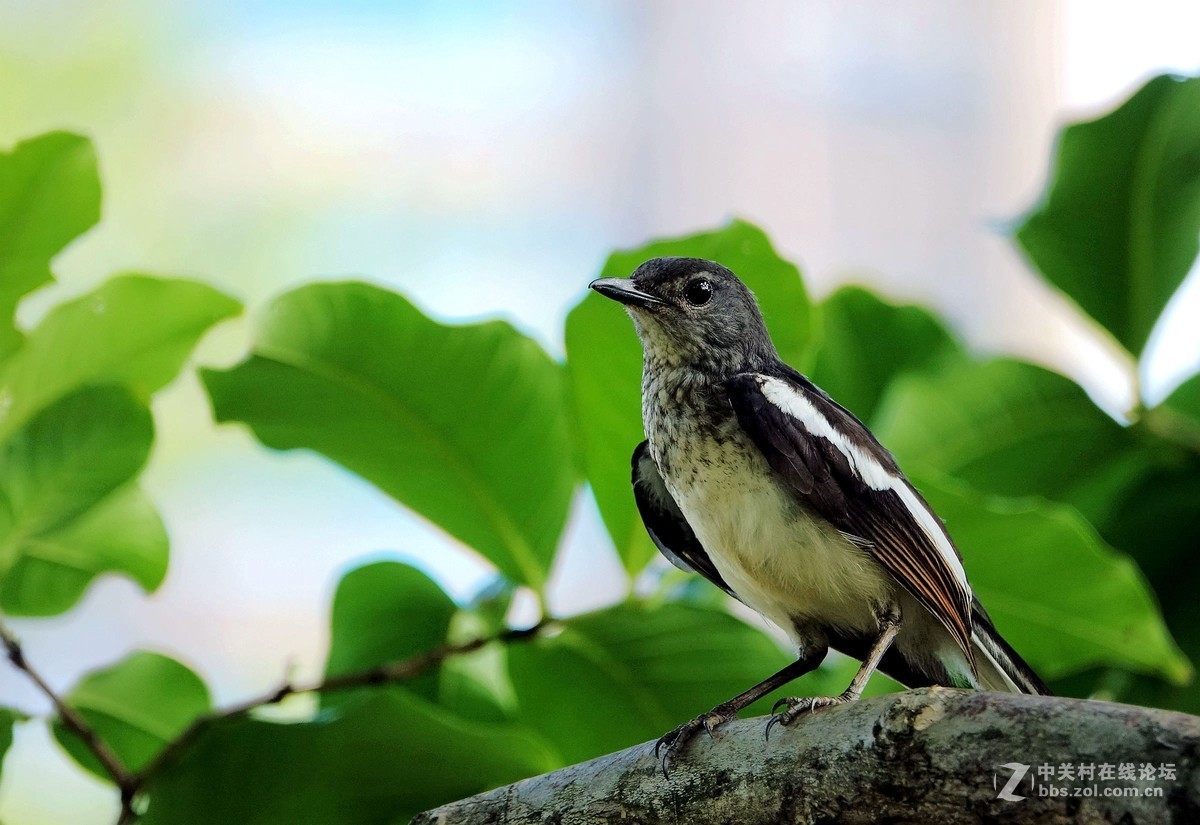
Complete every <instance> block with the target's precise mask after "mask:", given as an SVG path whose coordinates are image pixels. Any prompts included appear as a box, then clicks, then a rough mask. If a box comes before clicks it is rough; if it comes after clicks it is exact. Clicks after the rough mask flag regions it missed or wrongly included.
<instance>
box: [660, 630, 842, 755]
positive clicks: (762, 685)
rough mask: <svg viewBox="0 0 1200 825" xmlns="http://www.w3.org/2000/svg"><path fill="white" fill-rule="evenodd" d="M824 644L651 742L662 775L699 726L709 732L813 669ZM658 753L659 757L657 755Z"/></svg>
mask: <svg viewBox="0 0 1200 825" xmlns="http://www.w3.org/2000/svg"><path fill="white" fill-rule="evenodd" d="M826 651H827V648H825V647H824V646H822V647H821V649H819V650H814V651H805V652H804V653H802V654H801V656H800V658H799V659H797V660H796V661H794V662H792V663H791V664H790V665H788V666H787V667H785V668H783V669H782V670H780V671H779V672H778V673H775V674H773V675H771V676H769V677H767V678H766V679H764V680H763V681H761V682H759V683H758V684H757V685H755V686H754V687H752V688H750V689H749V690H747V691H745V692H744V693H739V694H738V695H737V696H735V697H733V698H732V699H730V700H729V701H728V702H722V703H721V704H719V705H717V706H716V707H715V708H713V709H712V710H710V711H709V712H708V713H704V714H701V715H700V716H697V717H696V718H695V719H693V720H691V721H690V722H685V723H684V724H682V725H680V726H679V727H677V728H675V730H673V731H671V732H670V733H668V734H666V735H664V736H663V737H662V738H661V739H659V740H658V742H657V743H655V745H654V756H655V758H661V759H662V772H663V776H664V777H665V776H667V771H668V769H669V767H670V764H671V760H672V759H674V758H675V757H676V756H677V755H678V754H679V752H680V751H681V750H683V746H684V745H686V744H687V743H688V742H689V741H691V739H692V737H694V736H695V735H696V734H697V733H699V732H700V731H701V730H704V731H705V732H706V733H708V735H709V736H712V732H713V730H715V729H716V727H717V726H718V725H721V724H724V723H725V722H728V721H729V720H730V719H734V718H736V717H737V715H738V713H740V712H741V711H742V710H743V709H744V708H746V707H747V706H749V705H751V704H753V703H754V702H757V701H758V700H759V699H761V698H762V697H764V696H766V695H767V694H768V693H770V692H771V691H773V690H775V689H776V688H778V687H780V686H781V685H786V684H787V683H788V682H790V681H792V680H793V679H798V678H800V677H801V676H803V675H804V674H805V673H808V672H809V671H811V670H813V669H814V668H815V667H816V666H817V665H819V664H821V660H822V659H824V658H825V653H826ZM660 754H661V757H660Z"/></svg>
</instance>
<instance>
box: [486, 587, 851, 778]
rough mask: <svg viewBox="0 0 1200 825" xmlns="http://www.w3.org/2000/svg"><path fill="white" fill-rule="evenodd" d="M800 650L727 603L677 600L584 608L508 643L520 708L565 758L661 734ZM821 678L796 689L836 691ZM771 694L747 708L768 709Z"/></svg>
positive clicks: (759, 678)
mask: <svg viewBox="0 0 1200 825" xmlns="http://www.w3.org/2000/svg"><path fill="white" fill-rule="evenodd" d="M792 658H793V657H791V656H788V655H787V654H786V653H784V652H783V651H782V650H780V649H779V647H778V646H777V645H776V644H775V643H774V642H773V641H772V640H771V639H770V638H768V637H767V636H766V635H764V634H763V633H762V632H761V631H759V630H756V629H754V628H752V627H750V626H749V625H747V624H745V623H743V622H741V621H740V620H738V619H736V618H734V617H733V616H731V615H729V614H728V613H726V612H724V611H723V610H720V609H716V608H709V607H701V606H697V605H688V604H680V603H671V602H668V603H664V604H661V605H658V606H651V605H646V604H640V603H637V602H626V603H624V604H621V605H618V606H616V607H613V608H609V609H607V610H601V611H599V612H596V613H589V614H586V615H583V616H578V617H576V618H573V619H571V620H569V621H568V622H567V623H566V627H565V629H564V630H563V631H562V633H560V634H559V635H557V636H555V637H553V638H546V639H537V640H535V641H532V642H527V643H524V644H520V645H512V646H510V647H509V650H508V660H509V673H510V675H511V677H512V682H513V688H514V690H515V691H516V696H517V702H518V706H519V715H518V718H519V719H521V720H522V721H524V722H525V723H526V724H527V725H529V727H531V728H533V729H534V730H537V731H539V732H540V733H541V734H542V735H543V736H545V737H546V738H547V739H549V740H550V741H552V742H553V743H554V744H555V745H557V746H558V748H559V750H560V751H561V752H562V756H563V759H564V764H573V763H575V762H579V761H581V760H584V759H589V758H591V757H594V756H599V755H601V754H605V753H610V752H612V751H615V750H618V749H620V748H625V747H628V746H630V745H634V744H636V743H638V742H642V741H645V740H648V739H654V738H657V737H659V736H661V735H662V734H664V733H666V732H667V731H668V730H671V729H672V728H674V727H675V726H677V725H680V724H682V723H683V722H686V721H687V720H688V719H691V718H693V717H695V716H697V715H699V714H700V713H703V712H704V711H706V710H708V709H710V708H712V707H713V706H715V705H717V704H719V703H720V702H723V701H725V700H727V699H730V698H732V697H733V696H736V695H737V694H739V693H741V692H742V691H744V690H746V689H747V688H749V687H750V686H752V685H754V684H757V683H758V682H761V681H762V680H763V679H765V678H767V677H768V676H770V675H771V674H772V673H774V672H776V671H777V670H779V669H780V668H782V667H783V666H784V665H786V664H788V662H790V661H792ZM819 680H820V674H816V679H809V677H805V680H801V681H800V682H798V683H795V684H793V685H790V686H788V688H787V690H788V691H789V692H794V693H799V694H801V695H803V694H804V693H806V692H813V693H829V692H830V689H829V688H830V686H827V685H825V683H824V682H822V681H819ZM814 687H815V688H816V689H815V690H814V689H813V688H814ZM844 688H845V684H842V685H840V686H839V687H837V688H836V690H835V691H833V692H840V691H841V690H842V689H844ZM564 697H569V700H564ZM772 698H773V697H768V699H767V700H763V701H761V702H760V703H759V704H758V705H756V706H755V709H751V710H748V711H747V712H746V714H745V715H750V714H752V713H755V712H763V711H764V709H766V708H769V707H770V700H771V699H772Z"/></svg>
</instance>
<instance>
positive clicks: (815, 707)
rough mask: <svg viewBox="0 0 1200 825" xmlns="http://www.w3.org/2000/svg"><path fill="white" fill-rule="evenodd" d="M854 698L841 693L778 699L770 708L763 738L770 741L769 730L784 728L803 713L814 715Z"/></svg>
mask: <svg viewBox="0 0 1200 825" xmlns="http://www.w3.org/2000/svg"><path fill="white" fill-rule="evenodd" d="M854 698H855V697H853V696H850V695H848V694H845V693H843V694H842V695H841V696H799V697H797V696H789V697H787V698H784V699H780V700H779V701H778V702H776V703H775V704H774V705H773V706H772V707H771V718H770V719H768V720H767V729H766V730H765V731H763V738H765V739H770V738H771V728H773V727H775V726H776V725H783V726H784V727H785V728H786V727H787V726H788V725H790V724H792V722H795V721H796V719H797V718H798V717H800V716H802V715H804V714H805V713H816V712H817V711H819V710H822V709H824V708H831V707H833V706H835V705H844V704H846V703H847V702H852V701H854ZM781 707H783V708H784V710H783V711H782V712H780V710H779V709H780V708H781Z"/></svg>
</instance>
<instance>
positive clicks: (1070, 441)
mask: <svg viewBox="0 0 1200 825" xmlns="http://www.w3.org/2000/svg"><path fill="white" fill-rule="evenodd" d="M874 430H875V434H876V435H877V436H878V437H879V439H880V440H881V441H882V442H883V444H884V445H885V446H887V447H888V449H890V450H892V452H894V453H895V454H896V457H897V459H898V460H899V461H900V465H901V466H902V467H904V468H905V469H906V470H908V471H913V470H917V471H919V470H921V469H933V470H935V471H937V472H941V473H945V474H947V475H951V476H954V477H956V478H959V479H962V480H964V481H967V482H969V483H970V484H971V485H973V486H974V487H976V488H978V489H980V490H984V491H988V492H994V493H999V494H1001V495H1005V496H1026V495H1039V496H1044V497H1046V498H1049V499H1054V500H1057V501H1065V502H1069V503H1071V504H1073V505H1074V506H1076V507H1078V508H1079V509H1080V510H1081V511H1082V512H1083V513H1084V514H1085V515H1086V516H1088V517H1089V518H1098V517H1100V516H1101V515H1103V514H1104V513H1106V512H1107V511H1108V509H1109V508H1110V507H1111V505H1112V503H1113V501H1114V500H1115V499H1117V498H1118V497H1119V496H1120V495H1122V494H1123V492H1124V490H1125V488H1126V487H1128V485H1130V484H1131V483H1133V482H1134V481H1136V480H1137V479H1138V478H1140V477H1142V476H1144V475H1145V474H1146V473H1147V472H1149V470H1150V468H1151V467H1152V465H1153V464H1154V462H1155V461H1156V458H1155V456H1154V455H1153V454H1152V453H1151V452H1148V451H1147V450H1145V449H1142V447H1141V445H1139V444H1138V443H1137V441H1136V439H1135V438H1134V437H1133V436H1132V435H1131V433H1129V432H1128V431H1127V430H1126V429H1125V428H1123V427H1122V426H1121V425H1119V424H1117V422H1115V421H1113V420H1112V419H1111V418H1109V417H1108V416H1107V415H1106V414H1105V413H1104V412H1103V411H1101V410H1100V409H1099V408H1098V407H1096V405H1095V404H1093V403H1092V402H1091V400H1090V399H1089V398H1088V397H1087V394H1086V393H1085V392H1084V391H1083V389H1082V388H1080V387H1079V386H1078V385H1077V384H1075V383H1074V382H1072V381H1071V380H1069V379H1067V378H1064V377H1063V376H1061V375H1058V374H1057V373H1053V372H1050V371H1049V370H1045V369H1042V368H1041V367H1037V366H1034V365H1032V364H1027V363H1023V362H1020V361H1010V360H996V361H990V362H988V363H984V364H975V363H960V364H956V365H954V366H952V367H950V368H948V369H945V370H942V371H939V372H935V373H924V374H920V375H917V374H913V375H908V376H904V377H902V378H901V379H900V380H898V381H897V382H896V383H895V384H893V385H892V387H891V389H890V391H889V392H888V393H887V395H886V396H885V398H884V399H883V401H882V403H881V405H880V408H879V413H878V415H877V416H876V417H875V420H874Z"/></svg>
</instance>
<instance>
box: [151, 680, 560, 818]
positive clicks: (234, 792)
mask: <svg viewBox="0 0 1200 825" xmlns="http://www.w3.org/2000/svg"><path fill="white" fill-rule="evenodd" d="M555 764H556V759H555V756H554V754H553V752H552V751H551V750H550V749H549V747H548V746H547V745H546V743H545V742H544V741H543V740H542V739H541V738H539V737H537V736H535V735H533V734H531V733H530V732H529V731H527V730H525V729H523V728H521V727H518V726H515V725H511V724H504V725H496V724H487V723H484V722H479V721H474V720H466V719H462V718H459V717H457V716H455V715H453V714H451V713H449V712H447V711H445V710H444V709H441V708H438V707H436V706H434V705H431V704H429V703H427V702H425V701H423V700H422V699H420V698H419V697H417V696H414V695H412V694H410V693H403V692H387V693H380V694H378V695H377V696H375V697H374V698H373V699H372V700H371V701H369V702H365V703H363V704H356V705H354V706H352V707H349V708H347V709H346V711H345V713H344V714H343V715H340V716H333V715H328V714H323V715H322V716H321V717H318V718H317V719H316V720H315V721H312V722H304V723H298V724H277V723H272V722H267V721H264V720H261V719H246V718H244V719H236V720H233V721H229V722H224V723H221V724H219V725H214V726H212V727H211V728H209V729H208V730H206V731H205V732H204V733H203V734H201V736H200V737H199V738H198V739H197V741H196V743H195V744H194V746H193V747H191V748H189V749H188V751H187V752H186V753H184V754H183V755H182V756H181V758H180V759H179V761H178V762H176V763H175V764H173V765H171V766H169V767H168V768H167V769H166V771H164V773H162V774H161V775H160V776H159V777H158V778H157V779H156V780H155V781H154V782H153V783H152V784H151V785H150V788H149V806H148V809H147V811H146V814H145V816H144V817H143V818H142V819H140V820H139V822H144V823H145V825H160V823H170V825H192V823H196V825H210V823H214V822H244V823H254V825H295V823H299V822H313V823H321V825H377V823H384V822H406V821H408V818H409V817H411V816H413V815H414V814H416V813H418V812H419V811H422V810H425V809H427V808H431V807H434V806H437V805H440V804H442V803H445V802H450V801H453V800H455V799H460V798H462V797H465V796H470V795H472V794H475V793H479V792H481V791H484V790H487V789H489V788H492V787H495V786H497V785H501V784H505V783H508V782H512V781H515V780H517V779H521V778H524V777H526V776H531V775H534V774H538V773H543V772H544V771H547V770H549V769H551V768H552V767H554V765H555ZM214 788H219V789H220V792H219V793H214V792H213V789H214Z"/></svg>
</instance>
